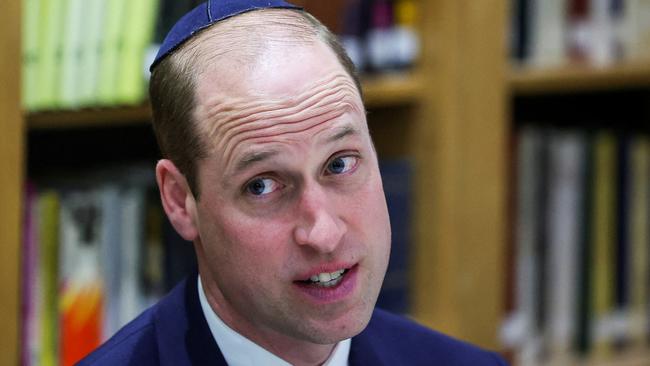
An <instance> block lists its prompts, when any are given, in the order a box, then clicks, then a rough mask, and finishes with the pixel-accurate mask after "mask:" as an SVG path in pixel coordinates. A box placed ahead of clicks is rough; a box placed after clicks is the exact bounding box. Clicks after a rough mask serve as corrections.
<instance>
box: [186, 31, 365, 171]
mask: <svg viewBox="0 0 650 366" xmlns="http://www.w3.org/2000/svg"><path fill="white" fill-rule="evenodd" d="M258 55H259V57H257V58H256V59H255V60H254V61H252V62H251V63H250V64H249V65H240V66H239V67H232V68H230V69H223V67H213V68H209V69H208V71H207V72H205V73H204V75H203V76H202V77H201V78H199V80H197V95H196V97H197V106H196V111H195V118H196V121H197V122H198V127H199V131H200V134H201V136H204V137H205V139H204V142H205V143H206V144H207V145H208V146H209V148H210V150H216V151H215V152H216V153H217V154H219V155H223V156H224V159H225V160H226V163H228V162H229V161H230V160H231V159H232V158H233V156H232V155H233V154H234V153H236V152H237V151H239V150H241V149H243V148H245V147H251V146H252V144H253V143H259V142H264V143H268V142H269V141H273V140H274V139H280V140H281V139H283V138H286V137H287V136H290V135H291V136H294V137H297V138H301V139H306V138H309V137H310V136H313V135H314V134H315V133H316V132H323V131H326V130H327V129H329V128H335V127H336V126H340V122H341V118H342V116H343V115H344V114H345V115H346V117H345V119H346V120H347V121H351V123H353V124H356V125H357V126H356V127H357V130H363V131H367V127H366V124H365V115H364V111H363V105H362V102H361V98H360V96H359V93H358V90H357V89H356V86H355V84H354V82H353V81H352V78H351V77H350V76H349V75H348V74H347V73H346V72H345V70H344V69H343V67H342V66H341V64H340V63H339V61H338V59H337V57H336V55H335V54H334V52H333V51H332V50H331V49H330V48H329V47H328V46H327V45H325V44H324V43H323V42H321V41H314V42H312V43H311V44H286V43H284V44H269V45H266V47H265V48H264V49H263V50H261V51H260V52H259V53H258ZM350 116H352V118H349V117H350ZM297 132H301V133H300V134H296V133H297ZM253 147H254V146H253Z"/></svg>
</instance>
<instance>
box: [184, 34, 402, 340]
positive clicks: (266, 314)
mask: <svg viewBox="0 0 650 366" xmlns="http://www.w3.org/2000/svg"><path fill="white" fill-rule="evenodd" d="M259 60H260V61H259V62H257V63H255V65H254V66H253V67H252V68H247V69H246V71H245V72H244V71H241V69H240V71H233V72H232V74H231V75H229V76H228V77H227V79H228V80H224V75H223V73H220V74H219V75H218V76H217V75H216V74H214V73H211V72H210V71H208V72H206V73H205V74H204V75H202V76H201V78H200V80H199V82H198V85H197V86H198V89H197V110H196V114H195V116H196V118H197V121H199V122H200V129H201V135H202V136H203V138H204V143H206V144H207V146H208V151H209V154H208V157H207V158H206V159H203V160H201V161H200V162H199V163H198V172H199V187H200V188H199V189H200V192H201V196H200V199H199V200H198V201H197V203H196V211H195V214H194V221H195V223H196V226H197V228H198V238H197V239H196V240H195V243H196V244H195V245H196V247H197V254H198V257H199V267H200V271H201V277H202V281H203V283H204V286H205V288H206V292H207V295H208V298H209V299H210V300H211V305H212V306H213V308H215V310H216V311H217V313H218V314H219V316H220V317H221V318H222V319H223V320H224V321H225V322H226V323H227V324H228V325H230V326H231V327H233V328H234V329H235V330H237V331H239V332H240V333H242V334H244V335H246V336H248V337H249V338H252V339H253V340H255V341H262V342H263V341H264V340H266V341H268V340H271V339H273V340H274V341H276V342H277V341H282V340H285V341H288V342H289V341H296V340H298V341H301V342H311V343H317V344H332V343H335V342H337V341H339V340H341V339H345V338H348V337H351V336H353V335H355V334H357V333H359V332H360V331H361V330H362V329H363V328H364V327H365V326H366V324H367V322H368V320H369V318H370V315H371V313H372V309H373V308H374V304H375V301H376V298H377V295H378V293H379V289H380V287H381V283H382V280H383V277H384V274H385V271H386V266H387V262H388V254H389V251H390V250H389V247H390V224H389V220H388V213H387V209H386V202H385V199H384V193H383V189H382V184H381V178H380V175H379V170H378V166H377V157H376V153H375V151H374V149H373V147H372V143H371V139H370V136H369V133H368V128H367V124H366V119H365V112H364V108H363V105H362V102H361V99H360V97H359V94H358V92H357V90H356V88H355V86H354V83H353V82H352V80H351V78H350V77H349V76H348V75H347V74H346V73H345V71H344V70H343V68H342V67H341V65H340V64H339V62H338V61H337V59H336V57H335V55H334V53H333V52H332V51H331V50H330V49H329V48H327V46H325V45H324V44H322V42H320V41H319V42H315V44H313V45H302V46H296V45H292V46H286V47H284V48H280V47H277V46H276V47H271V48H270V49H269V50H268V51H266V52H265V53H264V55H263V56H262V57H260V59H259ZM233 66H234V65H233ZM224 85H230V86H228V87H227V89H228V90H227V93H226V92H223V89H224ZM314 280H316V281H314Z"/></svg>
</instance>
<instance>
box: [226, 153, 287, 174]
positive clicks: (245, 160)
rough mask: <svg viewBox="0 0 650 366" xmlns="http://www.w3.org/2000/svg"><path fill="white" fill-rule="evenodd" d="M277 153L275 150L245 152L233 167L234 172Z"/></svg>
mask: <svg viewBox="0 0 650 366" xmlns="http://www.w3.org/2000/svg"><path fill="white" fill-rule="evenodd" d="M277 154H278V151H276V150H262V151H251V152H249V153H247V154H245V155H244V156H243V157H242V158H241V160H239V162H237V166H236V167H235V172H236V173H239V172H241V171H243V170H245V169H246V168H248V167H249V166H251V165H254V164H255V163H259V162H260V161H264V160H267V159H269V158H271V157H273V156H275V155H277Z"/></svg>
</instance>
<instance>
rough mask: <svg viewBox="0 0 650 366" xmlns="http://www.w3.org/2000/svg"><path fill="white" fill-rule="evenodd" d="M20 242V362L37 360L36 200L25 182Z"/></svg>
mask: <svg viewBox="0 0 650 366" xmlns="http://www.w3.org/2000/svg"><path fill="white" fill-rule="evenodd" d="M24 196H25V201H24V202H25V204H24V207H25V209H24V212H23V238H22V241H23V245H22V252H21V253H22V258H21V264H22V266H21V277H20V279H21V284H20V287H21V316H22V327H21V352H20V363H21V364H22V365H26V366H29V365H37V364H38V362H37V361H38V352H39V345H38V326H39V324H38V319H39V318H38V310H39V309H38V308H37V305H38V296H39V294H38V275H39V268H38V232H37V230H38V222H37V220H38V216H37V214H38V207H37V204H38V201H37V197H38V196H37V192H36V187H34V185H33V184H32V183H27V184H26V186H25V193H24Z"/></svg>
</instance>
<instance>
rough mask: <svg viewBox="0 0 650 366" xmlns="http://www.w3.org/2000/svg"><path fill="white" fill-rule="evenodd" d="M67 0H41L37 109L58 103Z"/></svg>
mask: <svg viewBox="0 0 650 366" xmlns="http://www.w3.org/2000/svg"><path fill="white" fill-rule="evenodd" d="M66 9H67V0H41V7H40V10H41V13H40V14H41V17H40V26H39V39H38V44H39V50H40V56H39V57H38V59H39V63H38V71H37V75H38V88H37V91H38V92H37V96H36V100H35V101H34V105H33V106H34V109H38V110H42V109H54V108H56V107H57V106H58V101H59V100H58V98H59V86H60V73H59V72H57V70H59V65H60V63H61V54H62V51H63V49H62V48H63V47H62V45H63V37H62V36H61V34H63V24H64V15H65V14H66Z"/></svg>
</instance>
